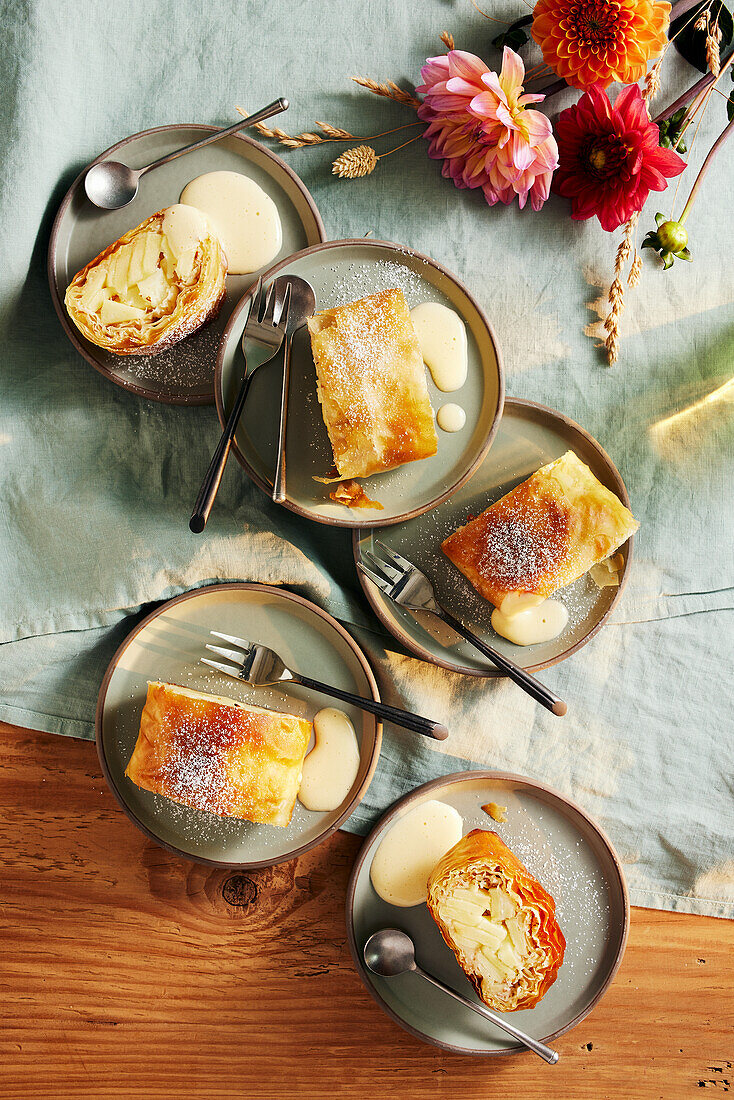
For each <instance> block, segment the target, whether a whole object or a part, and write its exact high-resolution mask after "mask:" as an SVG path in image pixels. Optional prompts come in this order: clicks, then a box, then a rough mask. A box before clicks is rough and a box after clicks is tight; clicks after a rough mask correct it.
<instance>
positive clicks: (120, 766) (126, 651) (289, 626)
mask: <svg viewBox="0 0 734 1100" xmlns="http://www.w3.org/2000/svg"><path fill="white" fill-rule="evenodd" d="M210 630H220V631H223V632H224V633H225V634H235V635H237V636H238V637H240V638H243V637H244V638H250V639H253V640H254V641H259V642H263V643H264V644H265V645H268V646H271V647H272V648H273V649H275V650H276V651H277V652H278V653H280V655H281V656H282V657H283V659H284V660H285V661H286V663H287V664H290V665H291V666H292V667H293V668H294V669H296V670H297V671H303V672H311V673H312V674H314V675H317V676H318V677H319V678H320V679H322V680H324V681H328V682H329V683H331V684H334V685H335V686H336V687H341V688H344V689H345V690H347V691H352V692H357V693H358V694H360V695H363V696H365V697H367V698H372V699H379V694H378V690H377V684H376V683H375V678H374V676H373V675H372V670H371V669H370V666H369V665H368V663H367V661H366V659H365V657H364V655H363V653H362V651H361V650H360V648H359V647H358V646H357V644H356V643H355V642H354V641H353V640H352V638H350V636H349V635H348V634H347V632H346V631H345V630H344V628H343V627H341V626H340V625H339V623H337V622H336V620H335V619H332V617H331V616H330V615H327V614H326V612H325V611H322V610H321V609H320V608H318V607H316V605H315V604H312V603H309V602H308V600H304V599H303V598H302V597H300V596H296V595H295V594H294V593H292V592H288V591H286V590H285V589H282V588H271V587H269V586H267V585H262V584H219V585H212V586H211V587H208V588H198V589H196V590H195V591H194V592H187V593H186V594H185V595H183V596H178V597H177V598H176V599H174V600H170V601H169V602H168V603H166V604H163V606H162V607H159V608H158V609H157V610H156V611H154V612H153V614H152V615H149V616H148V617H147V619H144V620H143V622H142V623H140V624H139V625H138V626H137V627H136V628H135V630H133V632H132V633H131V634H130V635H129V637H128V638H127V639H126V640H125V641H124V642H123V644H122V645H121V646H120V648H119V649H118V651H117V653H116V654H115V656H114V657H113V658H112V661H111V662H110V666H109V668H108V669H107V672H106V674H105V678H104V680H103V681H102V687H101V688H100V692H99V699H98V702H97V751H98V753H99V758H100V762H101V764H102V769H103V771H104V774H105V778H106V779H107V782H108V783H109V785H110V788H111V789H112V793H113V794H114V795H115V798H116V799H117V801H118V802H119V803H120V805H121V806H122V808H123V810H124V811H125V813H126V814H127V815H128V817H129V818H130V819H131V820H132V821H134V822H135V824H136V825H137V826H138V827H139V828H141V829H142V830H143V832H144V833H147V835H148V836H149V837H151V838H152V839H153V840H155V841H157V842H158V843H159V844H162V845H163V847H165V848H169V849H170V850H171V851H174V852H176V853H177V854H179V855H183V856H186V857H187V858H189V859H193V860H196V861H197V862H199V863H210V864H215V865H217V866H222V867H240V868H253V867H268V866H271V865H272V864H274V863H282V862H283V861H284V860H287V859H293V858H294V857H295V856H297V855H299V854H300V853H301V852H305V851H307V850H308V849H309V848H313V847H314V846H315V845H316V844H319V843H320V842H321V841H322V840H325V839H326V837H327V836H330V835H331V833H333V832H334V831H335V830H336V829H338V828H339V826H340V825H341V823H342V822H343V821H344V820H346V818H347V817H348V816H349V814H350V813H351V812H352V811H353V810H354V807H355V806H356V805H357V804H358V803H359V801H360V799H361V798H362V796H363V795H364V792H365V791H366V790H367V787H368V786H369V783H370V780H371V779H372V775H373V772H374V770H375V767H376V765H377V759H378V757H379V755H380V743H381V741H382V726H381V723H380V722H378V721H377V720H376V719H375V718H374V717H373V716H372V715H370V714H365V713H364V712H363V711H360V710H357V709H356V708H354V707H349V706H347V705H346V704H340V705H341V706H343V709H344V710H345V712H346V713H347V714H348V715H349V717H350V718H351V720H352V722H353V723H354V728H355V730H356V732H357V737H358V738H359V742H360V754H361V764H360V768H359V772H358V774H357V778H356V779H355V781H354V785H353V787H352V790H351V791H350V793H349V796H348V798H347V799H346V801H345V803H344V804H343V805H342V806H341V807H340V808H339V809H338V810H335V811H333V812H331V813H315V812H311V811H309V810H307V809H306V808H305V807H304V806H302V805H301V803H300V802H296V808H295V810H294V813H293V819H292V821H291V823H290V825H289V826H288V827H287V828H279V827H277V826H271V825H255V824H252V823H251V822H249V821H239V820H236V819H233V818H221V817H217V816H216V815H214V814H208V813H204V812H202V811H199V810H192V809H189V808H188V807H187V806H179V805H178V804H177V803H175V802H171V801H170V800H169V799H167V798H163V797H162V796H161V795H156V794H151V793H150V791H143V790H141V789H140V788H139V787H136V786H135V784H134V783H131V782H130V780H129V779H126V778H125V768H126V766H127V763H128V760H129V759H130V756H131V755H132V751H133V748H134V747H135V742H136V740H137V736H138V728H139V726H140V715H141V713H142V710H143V706H144V704H145V696H146V691H147V682H148V680H163V681H167V682H169V683H177V684H182V685H184V686H185V687H191V688H194V689H196V690H198V691H209V692H212V693H213V694H215V695H224V696H227V697H228V698H231V699H237V700H240V701H241V702H247V703H252V704H254V705H256V706H264V707H269V708H271V709H273V710H282V711H287V712H288V713H289V714H296V715H299V716H300V717H304V718H312V717H313V715H314V714H315V713H316V711H318V710H320V709H321V707H324V706H329V705H331V704H330V700H329V699H328V697H327V696H324V695H319V694H317V693H316V692H314V691H307V690H306V689H304V688H301V687H292V688H291V689H290V690H289V691H288V693H287V694H286V693H284V692H281V691H278V690H276V689H275V688H253V687H249V686H248V685H247V684H244V683H241V682H239V681H237V680H233V679H232V678H231V677H229V676H225V675H223V674H221V673H219V672H216V671H215V670H214V669H210V668H207V666H206V665H202V664H200V663H199V658H200V657H201V656H202V655H203V654H205V653H206V651H205V649H204V645H205V643H206V642H207V641H210V638H209V631H210Z"/></svg>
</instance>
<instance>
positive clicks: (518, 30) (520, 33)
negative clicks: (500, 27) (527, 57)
mask: <svg viewBox="0 0 734 1100" xmlns="http://www.w3.org/2000/svg"><path fill="white" fill-rule="evenodd" d="M532 21H533V17H532V15H523V16H521V17H520V19H516V20H515V22H514V23H511V24H510V26H509V27H508V28H507V30H506V31H503V32H502V34H498V35H497V37H496V38H493V39H492V45H493V46H496V47H497V49H498V50H501V49H504V47H505V46H509V47H510V49H511V50H519V49H520V47H521V46H524V45H525V43H526V42H527V40H528V36H527V35H526V33H525V31H524V30H523V27H528V26H530V24H531V23H532Z"/></svg>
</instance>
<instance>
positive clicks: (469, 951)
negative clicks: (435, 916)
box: [441, 886, 531, 985]
mask: <svg viewBox="0 0 734 1100" xmlns="http://www.w3.org/2000/svg"><path fill="white" fill-rule="evenodd" d="M441 917H442V920H444V921H445V922H446V925H447V928H448V931H449V934H450V936H451V938H452V939H453V941H454V943H455V944H456V946H457V948H458V949H459V951H460V952H461V953H462V954H463V955H464V956H465V957H466V960H467V962H468V964H469V967H470V969H472V970H474V971H475V972H476V973H478V974H481V976H482V980H483V981H489V982H490V983H492V984H494V983H501V984H505V983H507V984H509V985H512V984H513V983H514V982H516V981H517V980H518V978H519V977H520V974H521V972H522V971H523V969H524V967H525V964H526V962H527V958H528V955H529V954H530V951H531V949H530V945H529V943H528V938H527V935H526V933H525V928H524V926H523V920H522V917H521V915H520V907H519V904H518V902H517V900H516V899H515V898H514V897H513V895H512V893H511V892H509V891H508V890H505V889H503V888H502V887H501V886H495V887H488V888H486V889H485V888H481V887H478V886H468V887H467V886H462V887H457V888H456V889H455V890H453V891H452V892H451V895H450V896H449V897H447V898H446V900H445V901H443V902H442V904H441Z"/></svg>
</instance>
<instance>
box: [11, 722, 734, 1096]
mask: <svg viewBox="0 0 734 1100" xmlns="http://www.w3.org/2000/svg"><path fill="white" fill-rule="evenodd" d="M0 743H1V744H2V760H3V782H2V784H1V785H0V802H1V810H0V859H1V860H2V866H1V867H0V897H1V899H2V910H1V916H0V938H1V940H2V946H1V953H0V958H1V960H2V961H1V962H0V991H1V994H2V1002H3V1010H4V1011H3V1017H4V1019H3V1022H2V1025H1V1027H0V1096H1V1097H2V1098H3V1100H26V1098H28V1097H31V1096H36V1095H40V1096H42V1097H49V1098H53V1100H78V1098H80V1097H82V1096H84V1097H88V1098H91V1100H96V1098H100V1100H102V1098H108V1097H115V1098H118V1097H124V1098H125V1100H169V1098H173V1097H186V1098H187V1100H199V1098H201V1100H219V1098H225V1097H226V1098H227V1100H231V1098H233V1097H242V1098H250V1097H252V1098H258V1100H279V1098H280V1097H289V1098H290V1097H292V1096H293V1095H297V1096H298V1097H299V1098H302V1100H321V1098H326V1097H331V1096H338V1097H359V1098H363V1097H366V1096H370V1097H372V1096H375V1097H393V1096H394V1097H400V1098H401V1100H413V1098H419V1097H420V1098H434V1097H435V1098H441V1100H444V1098H446V1100H448V1098H449V1097H451V1100H454V1098H456V1097H460V1098H461V1100H474V1098H477V1100H479V1098H480V1097H481V1098H482V1100H485V1098H486V1097H490V1096H492V1097H494V1096H496V1097H502V1100H530V1098H533V1097H543V1100H603V1098H614V1100H627V1098H629V1100H633V1098H634V1100H647V1098H655V1100H658V1098H664V1100H678V1098H685V1097H689V1096H690V1097H693V1096H695V1097H698V1098H699V1100H700V1097H701V1096H702V1095H703V1096H707V1095H711V1097H712V1100H713V1098H714V1097H716V1096H718V1095H719V1094H723V1093H725V1092H728V1091H732V1092H734V1070H733V1069H732V1064H731V1063H732V1060H733V1059H732V1036H731V1018H732V1007H733V1004H732V1000H733V999H732V985H733V984H734V983H732V970H733V967H732V957H733V955H734V951H733V948H734V925H733V924H732V923H730V922H725V921H719V920H715V919H713V918H704V917H687V916H681V915H674V914H670V913H662V912H658V911H655V910H641V909H637V910H634V911H633V920H632V929H631V934H630V941H629V946H628V949H627V954H626V957H625V960H624V962H623V964H622V968H621V970H620V972H619V974H618V976H617V978H616V980H615V982H614V984H613V986H612V987H611V989H610V991H609V992H608V994H607V996H606V997H605V998H604V1000H603V1001H602V1003H601V1004H600V1005H599V1006H598V1007H597V1008H596V1009H595V1011H594V1012H593V1013H592V1014H591V1015H590V1016H589V1017H587V1019H586V1020H584V1021H583V1022H582V1023H581V1024H580V1025H579V1027H578V1028H577V1029H576V1030H575V1031H572V1032H570V1033H569V1034H568V1035H565V1036H563V1037H562V1038H561V1039H560V1040H558V1043H557V1045H558V1048H559V1050H560V1052H561V1061H560V1063H559V1065H558V1066H557V1067H548V1066H544V1065H542V1064H541V1063H540V1062H538V1061H536V1059H535V1058H534V1057H533V1056H532V1055H520V1056H517V1057H514V1058H508V1059H498V1060H479V1059H472V1058H467V1057H462V1056H459V1055H450V1054H446V1053H443V1052H441V1051H438V1050H434V1049H433V1048H431V1047H428V1046H425V1045H423V1044H422V1043H420V1042H419V1041H418V1040H416V1039H414V1038H413V1037H412V1036H409V1035H407V1034H405V1033H404V1032H402V1031H401V1030H399V1029H398V1028H397V1027H396V1026H395V1025H394V1024H393V1023H392V1022H391V1021H390V1020H389V1019H387V1017H386V1016H384V1015H383V1013H382V1012H380V1010H379V1008H378V1007H377V1006H376V1005H375V1004H374V1002H373V1001H372V999H371V998H370V997H369V996H368V994H367V993H366V991H365V990H364V989H363V987H362V985H361V983H360V981H359V978H358V977H357V974H356V972H355V970H354V968H353V966H352V962H351V958H350V956H349V951H348V948H347V945H346V937H345V930H344V915H343V909H344V897H345V889H346V882H347V878H348V876H349V871H350V868H351V865H352V863H353V861H354V858H355V855H356V853H357V850H358V848H359V844H360V840H359V838H357V837H354V836H349V835H347V834H344V833H338V834H336V836H334V837H333V838H331V840H330V841H329V842H327V843H326V844H324V845H323V846H322V847H320V848H317V849H316V850H315V851H312V852H308V853H307V854H306V855H305V856H303V857H302V858H300V859H298V860H297V861H294V862H292V863H289V864H285V865H283V866H281V867H276V868H273V869H270V870H266V871H262V872H258V873H255V874H248V875H242V874H233V873H232V872H219V871H212V870H211V869H209V868H203V867H198V866H196V865H194V864H190V863H186V862H184V861H183V860H180V859H177V858H176V857H175V856H173V855H170V854H169V853H167V852H165V851H164V850H163V849H160V848H157V847H156V846H155V845H154V844H152V843H151V842H150V841H148V840H147V838H145V837H144V836H143V835H142V834H141V833H139V832H138V831H137V830H136V829H135V828H134V826H133V825H132V824H131V823H130V822H129V821H128V820H127V818H126V817H125V816H124V815H123V814H122V812H121V811H120V810H119V809H118V808H117V805H116V803H115V802H114V800H113V798H112V796H111V795H110V794H109V792H108V791H107V789H106V788H105V786H104V782H103V780H102V778H101V773H100V769H99V765H98V762H97V757H96V753H95V750H94V746H93V745H90V744H87V743H84V742H80V741H71V740H66V739H63V738H60V737H53V736H49V735H46V734H40V733H34V732H32V731H30V730H22V729H17V728H14V727H10V726H2V725H0ZM727 1058H728V1060H727ZM704 1089H708V1090H709V1092H704V1091H703V1090H704Z"/></svg>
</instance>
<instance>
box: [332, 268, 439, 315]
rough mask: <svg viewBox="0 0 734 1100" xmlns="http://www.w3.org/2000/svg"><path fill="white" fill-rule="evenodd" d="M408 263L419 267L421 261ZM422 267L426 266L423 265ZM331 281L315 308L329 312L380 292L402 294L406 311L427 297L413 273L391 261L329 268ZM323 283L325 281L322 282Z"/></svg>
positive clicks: (424, 284) (423, 284)
mask: <svg viewBox="0 0 734 1100" xmlns="http://www.w3.org/2000/svg"><path fill="white" fill-rule="evenodd" d="M410 259H411V261H412V262H414V263H417V264H421V263H422V262H423V261H420V260H417V261H416V259H415V257H412V256H411V257H410ZM425 266H426V267H427V266H428V265H425ZM329 271H331V272H332V273H333V275H334V280H333V282H332V284H331V286H330V288H329V290H326V291H324V292H323V293H322V294H321V295H320V296H319V308H320V309H331V308H333V307H334V306H340V305H345V304H346V303H347V302H354V301H356V300H357V299H358V298H364V297H366V296H367V295H369V294H377V293H378V292H379V291H382V290H393V289H396V288H397V289H399V290H402V292H403V294H404V295H405V300H406V302H407V303H408V308H409V309H412V308H413V306H415V305H419V304H420V303H421V302H423V301H425V300H426V298H427V297H428V296H430V292H431V288H430V287H429V285H428V283H427V282H426V280H425V279H424V278H423V276H421V275H420V274H419V273H418V272H417V271H414V270H413V269H412V268H411V267H408V266H407V265H406V264H401V263H399V262H397V261H395V260H371V261H370V262H369V263H366V264H359V263H349V264H339V265H338V266H337V265H334V266H332V267H331V268H329ZM325 281H326V280H325Z"/></svg>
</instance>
